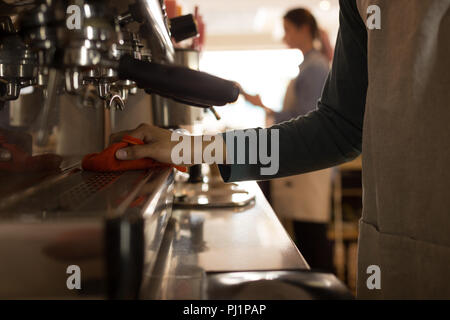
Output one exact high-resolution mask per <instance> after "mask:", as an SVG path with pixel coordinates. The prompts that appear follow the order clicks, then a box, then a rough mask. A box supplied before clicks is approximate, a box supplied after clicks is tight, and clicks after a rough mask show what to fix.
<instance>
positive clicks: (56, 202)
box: [2, 172, 123, 213]
mask: <svg viewBox="0 0 450 320" xmlns="http://www.w3.org/2000/svg"><path fill="white" fill-rule="evenodd" d="M122 174H123V172H111V173H96V172H78V173H74V174H72V175H69V176H68V177H66V178H64V179H62V180H61V181H59V182H57V183H55V184H52V185H50V186H48V187H45V188H42V189H37V190H35V192H33V193H32V194H31V195H29V196H26V197H25V198H23V199H22V200H21V201H19V202H18V203H16V204H15V205H12V206H11V207H7V208H5V209H4V210H5V211H6V212H11V213H12V212H20V213H32V212H47V213H50V212H58V211H73V210H76V209H77V208H80V207H81V206H82V205H84V204H86V202H88V201H89V200H91V199H92V198H93V197H95V196H96V194H97V193H98V192H99V191H101V190H103V189H105V188H106V187H108V186H109V185H111V184H112V183H114V182H115V181H116V180H117V179H118V178H119V177H120V176H121V175H122ZM2 211H3V210H2Z"/></svg>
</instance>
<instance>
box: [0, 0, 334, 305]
mask: <svg viewBox="0 0 450 320" xmlns="http://www.w3.org/2000/svg"><path fill="white" fill-rule="evenodd" d="M77 10H78V11H77ZM77 13H78V14H80V15H81V20H80V24H79V25H78V26H77V23H76V22H77V21H76V17H77ZM73 19H75V20H73ZM195 34H196V30H195V23H194V21H193V19H192V16H190V15H188V16H183V17H178V18H176V19H171V20H169V19H168V18H167V16H166V14H165V7H164V1H162V0H161V1H160V0H136V1H133V0H129V1H119V0H108V1H105V0H0V155H1V156H0V257H1V259H2V263H1V264H0V283H1V285H0V298H12V299H16V298H31V299H33V298H45V299H46V298H73V299H77V298H94V299H98V298H100V299H102V298H119V299H128V298H129V299H133V298H211V297H214V298H216V297H218V296H217V294H219V295H220V297H233V294H232V291H230V292H225V291H223V289H224V285H221V283H222V284H225V283H226V281H229V282H230V281H231V280H229V279H228V278H230V277H231V278H233V279H234V280H232V281H231V282H233V283H234V284H236V279H237V278H239V277H241V279H246V281H247V280H249V279H253V278H255V277H256V278H258V279H260V278H261V279H262V278H264V279H268V278H267V277H265V276H264V273H265V272H274V271H275V270H291V271H292V272H296V271H298V270H303V271H307V270H308V269H309V267H308V266H307V264H306V263H305V261H304V260H303V258H302V257H301V255H300V253H299V252H298V250H297V249H296V248H295V246H294V245H293V244H292V242H291V241H290V239H289V238H288V236H287V235H286V233H285V231H284V229H283V228H282V227H281V224H280V223H279V222H278V220H277V219H276V217H275V216H274V213H273V211H272V210H271V209H270V206H268V204H267V203H266V202H265V200H264V199H263V198H262V196H261V194H260V191H258V190H257V188H256V189H255V191H254V194H256V195H257V197H256V200H253V198H252V199H250V200H252V201H246V202H245V203H242V205H241V206H240V208H234V207H229V208H227V207H222V208H221V209H220V210H221V211H220V210H219V211H216V212H215V211H214V210H212V209H211V210H212V211H201V212H200V211H197V209H196V208H195V207H193V208H186V207H185V208H178V209H176V208H175V210H172V207H173V205H172V203H173V194H174V181H175V176H174V172H173V171H172V170H169V169H166V170H152V171H131V172H116V173H95V172H84V171H82V170H81V169H80V160H81V159H82V157H83V155H85V154H87V153H91V152H98V151H100V150H102V149H103V148H104V147H105V146H106V145H107V144H108V138H109V135H110V134H111V133H113V132H115V131H119V130H125V129H130V128H133V127H136V126H137V125H138V124H140V123H142V122H149V123H152V122H153V123H155V124H157V125H161V126H166V127H176V126H179V125H183V124H195V123H196V122H200V121H201V119H202V113H203V112H205V110H206V109H209V108H211V107H213V106H223V105H225V104H227V103H230V102H233V101H234V100H236V99H237V96H238V94H239V89H238V88H237V87H236V86H235V85H234V83H232V82H230V81H226V80H223V79H220V78H217V77H214V76H211V75H208V74H205V73H202V72H199V71H198V70H195V69H198V68H197V66H195V61H196V59H198V56H197V57H196V56H195V53H190V52H177V51H176V50H175V49H174V45H173V39H176V40H177V41H179V40H183V39H186V38H189V37H192V36H194V35H195ZM197 63H198V61H197ZM188 67H190V68H188ZM174 101H176V102H174ZM187 106H194V107H196V108H192V109H190V108H191V107H189V108H188V107H187ZM175 110H176V111H175ZM180 113H182V115H181V117H180ZM174 115H177V116H178V118H174V117H173V116H174ZM153 118H154V119H153ZM5 150H6V152H5ZM211 186H212V185H210V186H209V187H211ZM255 187H256V185H253V188H255ZM175 193H176V192H175ZM201 210H204V208H203V209H201ZM207 210H208V209H207ZM255 226H258V228H259V229H258V230H257V232H255V231H254V230H253V228H254V227H255ZM218 230H222V233H219V232H218ZM226 230H228V231H229V232H230V234H231V238H230V239H231V240H230V239H229V241H228V240H226V239H227V238H228V237H229V236H230V235H229V234H226V233H224V231H226ZM252 232H253V234H252ZM219 234H221V237H222V238H220V237H218V235H219ZM275 235H277V236H276V237H275ZM224 245H225V246H224ZM250 252H251V253H253V255H252V254H250V255H249V254H248V253H250ZM269 254H273V255H274V259H275V260H270V258H268V259H261V258H262V257H265V256H268V255H269ZM224 257H229V259H228V260H227V259H224ZM240 257H247V258H248V259H246V260H242V259H241V258H240ZM249 257H253V258H254V260H252V259H253V258H252V259H250V258H249ZM180 259H183V260H180ZM263 260H264V261H266V262H265V263H261V262H262V261H263ZM258 261H259V262H258ZM271 261H272V262H271ZM165 266H167V267H165ZM258 266H259V267H258ZM74 268H75V269H74ZM76 268H79V270H80V271H81V288H80V289H77V288H75V289H74V288H73V287H71V286H72V285H76V281H75V282H73V281H72V280H73V279H72V280H70V279H69V278H70V275H71V274H72V273H73V272H76V271H74V270H76ZM294 270H296V271H294ZM229 271H233V272H238V274H236V273H233V274H229V273H228V272H229ZM250 271H252V272H253V273H252V274H249V273H248V272H250ZM239 272H241V273H239ZM242 272H243V273H242ZM255 272H257V273H255ZM261 272H262V273H261ZM245 275H248V276H245ZM249 277H250V278H249ZM271 277H279V279H284V278H286V279H287V278H289V279H290V278H292V277H293V275H292V274H288V275H286V274H285V273H279V274H276V275H274V274H272V275H271ZM256 278H255V279H256ZM68 279H69V280H68ZM199 279H200V280H201V281H200V282H198V280H199ZM205 279H209V280H208V281H206V280H205ZM226 279H228V280H226ZM324 281H325V280H324ZM327 281H328V282H327ZM333 281H335V280H333ZM333 281H331V282H330V280H329V279H328V278H327V279H326V281H325V282H320V281H318V280H317V278H315V282H314V283H315V284H318V285H319V286H320V285H329V287H330V288H331V287H333V286H334V285H339V283H338V282H333ZM207 283H210V286H209V287H208V286H206V287H205V284H207ZM199 284H201V287H199V286H198V285H199ZM180 286H188V289H186V290H185V291H179V290H178V289H179V288H180ZM225 287H226V285H225ZM189 288H190V289H189ZM200 288H202V289H201V290H200ZM211 290H212V291H211ZM183 292H184V293H183ZM303 297H306V296H303Z"/></svg>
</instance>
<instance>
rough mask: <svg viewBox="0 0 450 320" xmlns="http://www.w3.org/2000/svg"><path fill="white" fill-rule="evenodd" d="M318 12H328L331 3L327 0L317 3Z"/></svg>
mask: <svg viewBox="0 0 450 320" xmlns="http://www.w3.org/2000/svg"><path fill="white" fill-rule="evenodd" d="M319 7H320V10H323V11H328V10H330V8H331V3H330V1H328V0H322V1H320V3H319Z"/></svg>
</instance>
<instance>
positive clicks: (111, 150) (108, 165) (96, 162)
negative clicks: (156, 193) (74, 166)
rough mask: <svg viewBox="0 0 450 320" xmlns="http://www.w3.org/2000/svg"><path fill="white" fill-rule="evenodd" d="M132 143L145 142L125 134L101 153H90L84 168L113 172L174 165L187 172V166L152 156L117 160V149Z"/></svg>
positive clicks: (85, 159) (86, 157) (85, 160)
mask: <svg viewBox="0 0 450 320" xmlns="http://www.w3.org/2000/svg"><path fill="white" fill-rule="evenodd" d="M130 144H132V145H136V144H144V142H143V141H142V140H140V139H137V138H134V137H131V136H128V135H125V136H124V137H123V138H122V141H121V142H118V143H114V144H112V145H110V146H109V147H108V148H106V149H105V150H103V151H102V152H100V153H93V154H88V155H86V156H85V157H84V158H83V162H82V164H81V166H82V167H83V169H84V170H88V171H99V172H111V171H128V170H144V169H151V168H169V167H174V168H177V169H178V170H180V171H183V172H186V171H187V169H186V168H185V167H179V166H172V165H169V164H166V163H161V162H158V161H155V160H153V159H150V158H144V159H139V160H117V159H116V151H117V150H119V149H122V148H125V147H127V146H129V145H130Z"/></svg>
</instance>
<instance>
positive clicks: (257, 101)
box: [236, 83, 274, 115]
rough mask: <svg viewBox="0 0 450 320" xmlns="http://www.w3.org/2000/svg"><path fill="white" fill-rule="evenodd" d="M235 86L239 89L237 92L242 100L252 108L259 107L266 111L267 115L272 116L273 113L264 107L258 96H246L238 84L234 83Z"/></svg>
mask: <svg viewBox="0 0 450 320" xmlns="http://www.w3.org/2000/svg"><path fill="white" fill-rule="evenodd" d="M236 85H237V86H238V87H239V90H240V92H241V94H242V95H243V96H244V99H245V100H246V101H248V102H250V103H251V104H253V105H254V106H257V107H261V108H262V109H264V111H266V113H267V114H268V115H273V113H274V111H273V110H272V109H270V108H268V107H266V106H265V105H264V103H263V102H262V100H261V96H260V95H259V94H257V95H251V94H248V93H247V92H245V90H244V89H242V87H241V85H240V84H238V83H236Z"/></svg>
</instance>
